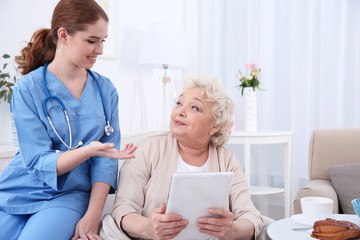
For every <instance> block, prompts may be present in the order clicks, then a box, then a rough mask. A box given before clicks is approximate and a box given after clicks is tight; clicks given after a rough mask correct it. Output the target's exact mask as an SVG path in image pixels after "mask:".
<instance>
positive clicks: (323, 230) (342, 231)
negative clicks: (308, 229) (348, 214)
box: [311, 218, 360, 240]
mask: <svg viewBox="0 0 360 240" xmlns="http://www.w3.org/2000/svg"><path fill="white" fill-rule="evenodd" d="M313 228H314V230H313V232H312V234H311V237H313V238H317V239H322V240H345V239H349V238H355V237H359V236H360V227H359V226H357V225H356V224H354V223H352V222H349V221H340V220H339V221H338V220H335V219H332V218H327V219H326V220H321V221H316V222H315V223H314V226H313Z"/></svg>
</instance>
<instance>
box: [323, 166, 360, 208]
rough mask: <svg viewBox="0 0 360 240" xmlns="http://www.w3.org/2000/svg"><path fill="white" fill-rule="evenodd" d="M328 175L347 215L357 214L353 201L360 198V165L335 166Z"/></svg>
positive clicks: (329, 170) (329, 169) (330, 168)
mask: <svg viewBox="0 0 360 240" xmlns="http://www.w3.org/2000/svg"><path fill="white" fill-rule="evenodd" d="M328 173H329V176H330V178H331V181H332V183H333V185H334V188H335V190H336V193H337V195H338V198H339V202H340V206H341V209H342V211H343V213H345V214H355V211H354V209H353V207H352V205H351V200H353V199H354V198H359V197H360V187H359V186H360V163H349V164H341V165H335V166H331V167H329V168H328Z"/></svg>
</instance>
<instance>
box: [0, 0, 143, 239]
mask: <svg viewBox="0 0 360 240" xmlns="http://www.w3.org/2000/svg"><path fill="white" fill-rule="evenodd" d="M107 31H108V17H107V15H106V13H105V12H104V11H103V10H102V8H101V7H100V5H98V3H96V2H95V1H94V0H60V1H59V3H58V4H57V6H56V8H55V10H54V12H53V17H52V21H51V29H40V30H38V31H36V32H35V33H34V35H33V36H32V38H31V40H30V42H29V43H28V44H27V46H26V47H25V48H24V49H22V51H21V56H20V57H18V58H17V59H16V61H17V63H18V65H19V67H20V69H21V71H22V74H23V75H24V76H23V77H22V78H21V79H20V80H19V81H18V82H17V85H16V86H15V88H14V92H13V99H12V108H13V112H14V118H15V124H16V127H17V132H18V139H19V152H18V153H17V154H16V156H15V158H14V159H13V160H12V162H11V163H10V164H9V165H8V167H7V168H6V169H5V170H4V172H3V173H2V174H1V175H0V226H1V230H0V239H7V240H11V239H21V240H24V239H37V240H42V239H44V240H45V239H46V240H48V239H59V240H65V239H71V238H73V239H78V238H81V239H83V240H87V239H102V238H101V237H100V236H98V226H99V222H100V217H101V213H102V209H103V207H104V203H105V200H106V197H107V194H108V193H109V192H110V193H114V191H115V189H116V181H117V168H118V166H117V163H118V161H117V159H129V158H133V157H134V156H133V154H132V153H133V151H134V150H135V149H136V147H135V146H134V145H132V144H130V145H127V146H126V147H125V149H124V150H122V151H119V150H118V149H119V146H120V129H119V119H118V95H117V91H116V89H115V87H114V85H113V84H112V83H111V81H110V80H109V79H108V78H106V77H104V76H102V75H100V74H98V73H96V72H91V71H90V70H89V69H90V68H92V67H93V65H94V63H95V62H96V59H97V57H98V56H99V55H101V54H102V52H103V43H104V41H105V39H106V37H107V34H108V32H107ZM44 65H45V66H44ZM65 114H67V116H66V117H65Z"/></svg>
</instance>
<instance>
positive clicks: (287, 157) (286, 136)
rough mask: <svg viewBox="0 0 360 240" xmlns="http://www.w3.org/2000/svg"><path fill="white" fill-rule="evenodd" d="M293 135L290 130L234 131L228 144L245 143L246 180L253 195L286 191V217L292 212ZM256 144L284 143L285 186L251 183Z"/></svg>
mask: <svg viewBox="0 0 360 240" xmlns="http://www.w3.org/2000/svg"><path fill="white" fill-rule="evenodd" d="M291 136H292V132H290V131H254V132H250V131H249V132H233V133H231V136H230V139H229V141H228V142H227V144H243V145H244V168H245V177H246V181H247V183H248V184H249V186H250V194H251V195H267V194H277V193H284V207H285V217H289V216H290V212H291V206H292V204H291V199H290V194H291V179H290V172H291ZM254 144H284V188H275V187H264V186H252V185H251V182H250V180H251V178H250V174H251V145H254Z"/></svg>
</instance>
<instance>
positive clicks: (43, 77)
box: [42, 62, 114, 151]
mask: <svg viewBox="0 0 360 240" xmlns="http://www.w3.org/2000/svg"><path fill="white" fill-rule="evenodd" d="M48 64H49V63H48V62H47V63H45V65H44V67H43V71H42V81H43V86H44V90H45V93H46V95H47V97H46V98H45V99H44V101H43V102H42V105H43V110H44V114H45V116H46V118H47V119H48V121H49V124H50V126H51V128H52V129H53V130H54V132H55V134H56V136H57V137H58V138H59V140H60V141H61V142H62V143H63V144H64V145H65V146H66V147H67V148H68V151H69V150H73V149H76V148H78V147H80V146H81V145H83V142H82V141H79V143H78V144H77V145H76V146H75V147H72V133H71V126H70V121H69V116H68V114H67V111H66V107H65V105H64V103H63V102H62V101H61V100H60V98H58V97H56V96H50V94H49V91H48V89H47V87H46V78H45V73H46V68H47V66H48ZM87 71H88V73H90V75H91V77H92V78H93V79H94V80H95V82H96V85H97V86H98V88H99V92H100V98H101V102H102V105H103V108H104V114H105V121H106V125H105V134H106V136H110V134H111V133H113V132H114V129H113V127H112V126H110V121H109V119H108V115H107V113H106V108H105V104H104V95H103V92H102V89H101V87H100V84H99V81H98V80H97V79H96V77H95V76H94V74H93V72H92V71H91V70H90V69H87ZM49 99H54V100H55V101H57V102H58V103H59V104H60V105H61V108H62V110H63V112H64V115H65V118H66V123H67V125H68V129H69V136H70V143H69V145H68V144H66V142H65V141H64V140H63V139H62V138H61V137H60V135H59V134H58V132H57V131H56V129H55V127H54V124H53V122H52V121H51V118H50V115H49V113H48V111H47V108H46V103H47V101H48V100H49Z"/></svg>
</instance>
